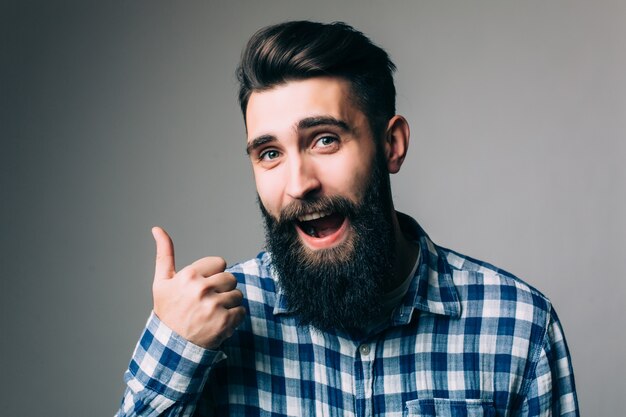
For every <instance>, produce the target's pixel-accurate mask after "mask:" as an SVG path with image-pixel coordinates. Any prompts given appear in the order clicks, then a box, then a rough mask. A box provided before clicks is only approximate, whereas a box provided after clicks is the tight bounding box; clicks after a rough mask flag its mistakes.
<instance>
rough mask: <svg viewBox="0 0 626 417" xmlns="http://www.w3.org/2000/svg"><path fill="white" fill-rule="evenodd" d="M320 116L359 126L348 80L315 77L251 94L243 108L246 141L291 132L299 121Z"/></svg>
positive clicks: (362, 116) (360, 117) (358, 112)
mask: <svg viewBox="0 0 626 417" xmlns="http://www.w3.org/2000/svg"><path fill="white" fill-rule="evenodd" d="M320 116H330V117H333V118H335V119H337V120H343V121H345V122H346V123H348V124H357V123H360V122H361V119H364V118H365V116H364V114H363V113H362V112H361V111H360V109H359V108H358V106H356V104H355V102H354V100H353V99H352V90H351V86H350V82H349V81H347V80H345V79H343V78H339V77H315V78H307V79H304V80H294V81H289V82H287V83H284V84H280V85H277V86H275V87H272V88H271V89H268V90H262V91H255V92H253V93H252V94H251V95H250V99H249V101H248V107H247V109H246V125H247V130H248V138H251V137H255V136H259V135H263V134H276V133H278V132H280V131H281V130H285V129H291V130H292V129H293V128H294V127H295V126H296V125H297V123H298V121H300V120H303V119H305V118H310V117H320Z"/></svg>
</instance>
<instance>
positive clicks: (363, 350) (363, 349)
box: [359, 345, 370, 356]
mask: <svg viewBox="0 0 626 417" xmlns="http://www.w3.org/2000/svg"><path fill="white" fill-rule="evenodd" d="M359 349H360V350H361V355H364V356H367V355H369V354H370V345H361V347H360V348H359Z"/></svg>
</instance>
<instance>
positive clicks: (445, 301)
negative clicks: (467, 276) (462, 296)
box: [266, 212, 461, 325]
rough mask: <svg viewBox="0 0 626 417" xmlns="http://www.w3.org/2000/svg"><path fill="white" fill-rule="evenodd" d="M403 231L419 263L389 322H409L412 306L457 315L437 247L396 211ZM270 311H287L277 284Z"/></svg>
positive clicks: (447, 267)
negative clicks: (416, 246)
mask: <svg viewBox="0 0 626 417" xmlns="http://www.w3.org/2000/svg"><path fill="white" fill-rule="evenodd" d="M397 214H398V220H399V221H400V225H401V227H402V230H403V231H404V233H405V234H406V235H407V236H409V237H410V238H411V239H414V240H415V241H416V242H417V243H419V247H420V256H419V265H418V266H417V270H416V273H415V276H414V278H413V281H412V282H411V285H410V286H409V289H408V290H407V293H406V294H405V296H404V297H403V299H402V302H401V303H400V305H399V306H398V307H397V308H396V309H395V310H394V312H393V314H392V319H391V322H392V323H391V324H392V325H402V324H407V323H409V322H410V321H411V318H412V316H413V313H414V311H415V309H418V310H421V311H424V312H427V313H432V314H440V315H446V316H451V317H455V318H457V317H460V314H461V303H460V302H459V297H458V295H457V292H456V288H455V287H454V282H453V281H452V272H451V268H450V265H448V262H447V261H446V258H445V256H444V254H443V253H441V250H440V249H439V248H438V247H437V246H436V245H435V244H434V243H433V242H432V241H431V240H430V238H429V237H428V235H427V234H426V232H425V231H424V230H423V229H422V228H421V227H420V225H419V224H418V223H417V222H416V221H415V220H414V219H413V218H411V217H409V216H407V215H406V214H403V213H400V212H397ZM266 255H267V254H266ZM266 260H267V261H268V263H269V265H270V269H271V274H272V278H273V279H274V281H275V282H276V283H278V279H277V274H276V273H275V271H274V270H273V268H271V255H270V256H267V258H266ZM273 312H274V314H283V313H289V312H290V310H289V308H288V306H287V300H286V298H285V295H284V293H283V291H282V288H281V287H280V285H277V291H276V302H275V305H274V311H273Z"/></svg>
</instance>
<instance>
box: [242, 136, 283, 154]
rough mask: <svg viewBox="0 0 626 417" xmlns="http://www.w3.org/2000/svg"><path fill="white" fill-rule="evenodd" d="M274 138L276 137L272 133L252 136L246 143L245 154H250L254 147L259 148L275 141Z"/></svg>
mask: <svg viewBox="0 0 626 417" xmlns="http://www.w3.org/2000/svg"><path fill="white" fill-rule="evenodd" d="M276 140H277V139H276V137H274V136H272V135H261V136H259V137H258V138H254V139H252V140H251V141H250V142H249V143H248V145H246V154H247V155H250V154H251V153H252V152H253V151H254V150H255V149H258V148H260V147H261V146H263V145H265V144H266V143H269V142H276Z"/></svg>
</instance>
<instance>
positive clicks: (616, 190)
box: [0, 1, 626, 416]
mask: <svg viewBox="0 0 626 417" xmlns="http://www.w3.org/2000/svg"><path fill="white" fill-rule="evenodd" d="M292 18H298V19H302V18H307V19H314V20H323V21H333V20H345V21H347V22H348V23H350V24H352V25H355V26H356V27H357V28H359V29H360V30H362V31H364V32H365V33H367V34H368V35H370V36H371V37H372V38H373V39H374V40H375V42H377V43H378V44H380V45H382V46H383V47H385V48H386V49H387V50H388V51H389V52H390V54H391V56H392V57H393V59H394V60H395V62H396V64H397V65H398V68H399V71H398V73H397V87H398V92H399V94H398V110H399V113H401V114H404V115H405V116H406V117H407V118H408V120H409V121H410V123H411V127H412V143H411V148H410V151H409V156H408V159H407V161H406V163H405V165H404V167H403V169H402V171H401V172H400V173H399V174H398V175H396V176H394V177H393V190H394V197H395V200H396V205H397V208H398V209H400V210H402V211H405V212H408V213H410V214H412V215H413V216H415V217H416V218H417V219H419V221H420V222H421V223H422V225H423V226H424V228H425V229H426V230H427V231H428V232H429V234H430V235H431V237H432V238H433V239H434V240H435V241H436V242H438V243H439V244H442V245H444V246H447V247H451V248H454V249H456V250H458V251H461V252H464V253H467V254H469V255H471V256H474V257H477V258H481V259H485V260H488V261H490V262H492V263H495V264H496V265H498V266H500V267H502V268H504V269H507V270H510V271H512V272H514V273H515V274H517V275H518V276H520V277H522V278H524V279H525V280H526V281H528V282H529V283H531V284H532V285H534V286H537V287H538V288H540V289H541V290H542V291H543V292H544V293H546V294H547V295H548V296H549V297H550V298H551V299H552V300H553V302H554V304H555V305H556V307H557V310H558V312H559V315H560V317H561V319H562V321H563V325H564V327H565V331H566V335H567V337H568V341H569V345H570V349H571V353H572V355H573V360H574V366H575V371H576V377H577V385H578V390H579V397H580V402H581V408H582V411H583V414H584V415H589V416H616V415H622V413H623V411H622V410H623V397H624V394H626V383H625V380H626V379H625V378H624V374H626V362H625V359H624V358H625V356H626V355H625V354H624V353H625V350H626V349H625V347H626V343H625V337H624V330H625V329H626V326H625V325H624V317H623V316H624V313H626V309H625V307H624V297H625V296H626V286H625V283H624V282H625V278H626V267H625V265H626V262H625V258H626V257H625V255H624V252H625V249H626V222H625V220H624V215H625V214H626V197H625V196H626V169H625V168H624V166H623V162H624V159H625V156H626V122H625V121H626V117H625V116H626V82H625V77H624V74H626V2H623V1H614V2H611V1H588V2H585V1H457V2H451V1H407V2H399V1H391V2H382V1H380V2H375V1H343V2H338V3H335V2H325V1H315V2H313V1H311V2H294V1H258V2H257V1H249V2H242V1H231V2H229V3H228V5H225V4H218V3H217V2H215V3H212V2H197V3H196V2H180V3H176V4H174V2H137V1H131V2H100V4H97V5H96V4H95V3H86V2H78V1H77V2H64V1H50V2H39V3H35V2H31V1H22V2H8V3H7V2H2V4H1V6H0V33H1V36H2V38H1V44H0V47H1V54H2V55H1V56H0V65H1V71H2V84H1V90H0V100H1V101H0V106H1V107H0V110H1V113H0V116H1V117H0V127H1V129H2V131H1V132H0V134H1V138H2V142H1V146H2V147H1V148H0V158H1V160H0V163H1V164H0V169H1V170H2V171H1V172H0V174H1V175H0V185H1V189H0V190H1V193H2V194H1V196H0V208H1V210H2V213H1V228H2V229H1V230H0V232H1V233H0V239H1V240H0V244H1V247H0V254H1V255H0V256H1V264H0V267H1V269H0V273H1V274H2V281H1V285H2V287H1V291H0V293H1V296H2V300H1V306H2V314H1V317H2V338H1V343H2V355H1V356H0V357H1V358H2V364H1V369H2V377H1V378H0V380H1V381H2V387H1V388H0V395H1V396H2V399H1V402H2V409H3V411H2V415H6V416H87V415H90V416H91V415H93V416H96V415H111V414H113V413H114V411H115V410H116V408H117V405H118V403H119V400H120V398H121V394H122V391H123V383H122V374H123V371H124V370H125V368H126V365H127V363H128V360H129V358H130V355H131V352H132V349H133V347H134V344H135V342H136V340H137V337H138V336H139V334H140V332H141V330H142V327H143V324H144V322H145V320H146V318H147V316H148V314H149V311H150V306H151V295H150V285H151V279H152V271H153V255H154V254H153V251H154V247H153V241H152V238H151V235H150V227H151V226H152V225H162V226H164V227H165V228H166V229H167V230H168V231H169V232H170V233H171V234H172V236H173V237H174V241H175V244H176V250H177V255H178V259H177V260H178V265H179V266H184V265H185V264H187V263H189V262H192V261H193V260H195V259H197V258H199V257H202V256H205V255H208V254H213V255H221V256H224V257H225V258H226V259H227V260H228V261H229V262H231V263H233V262H236V261H238V260H244V259H247V258H249V257H251V256H254V255H255V254H256V253H257V252H258V250H259V249H260V248H261V246H262V231H261V222H260V217H259V215H258V213H257V208H256V205H255V193H254V185H253V181H252V174H251V169H250V167H249V162H248V160H247V159H246V156H245V152H244V143H245V132H244V130H243V126H242V121H241V116H240V113H239V110H238V105H237V103H236V98H235V97H236V82H235V77H234V69H235V66H236V64H237V60H238V57H239V53H240V50H241V47H242V46H243V44H244V42H245V41H246V39H247V38H248V37H249V36H250V35H251V34H252V33H253V32H254V31H255V30H256V29H258V28H259V27H261V26H264V25H266V24H270V23H275V22H278V21H281V20H284V19H292Z"/></svg>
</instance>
